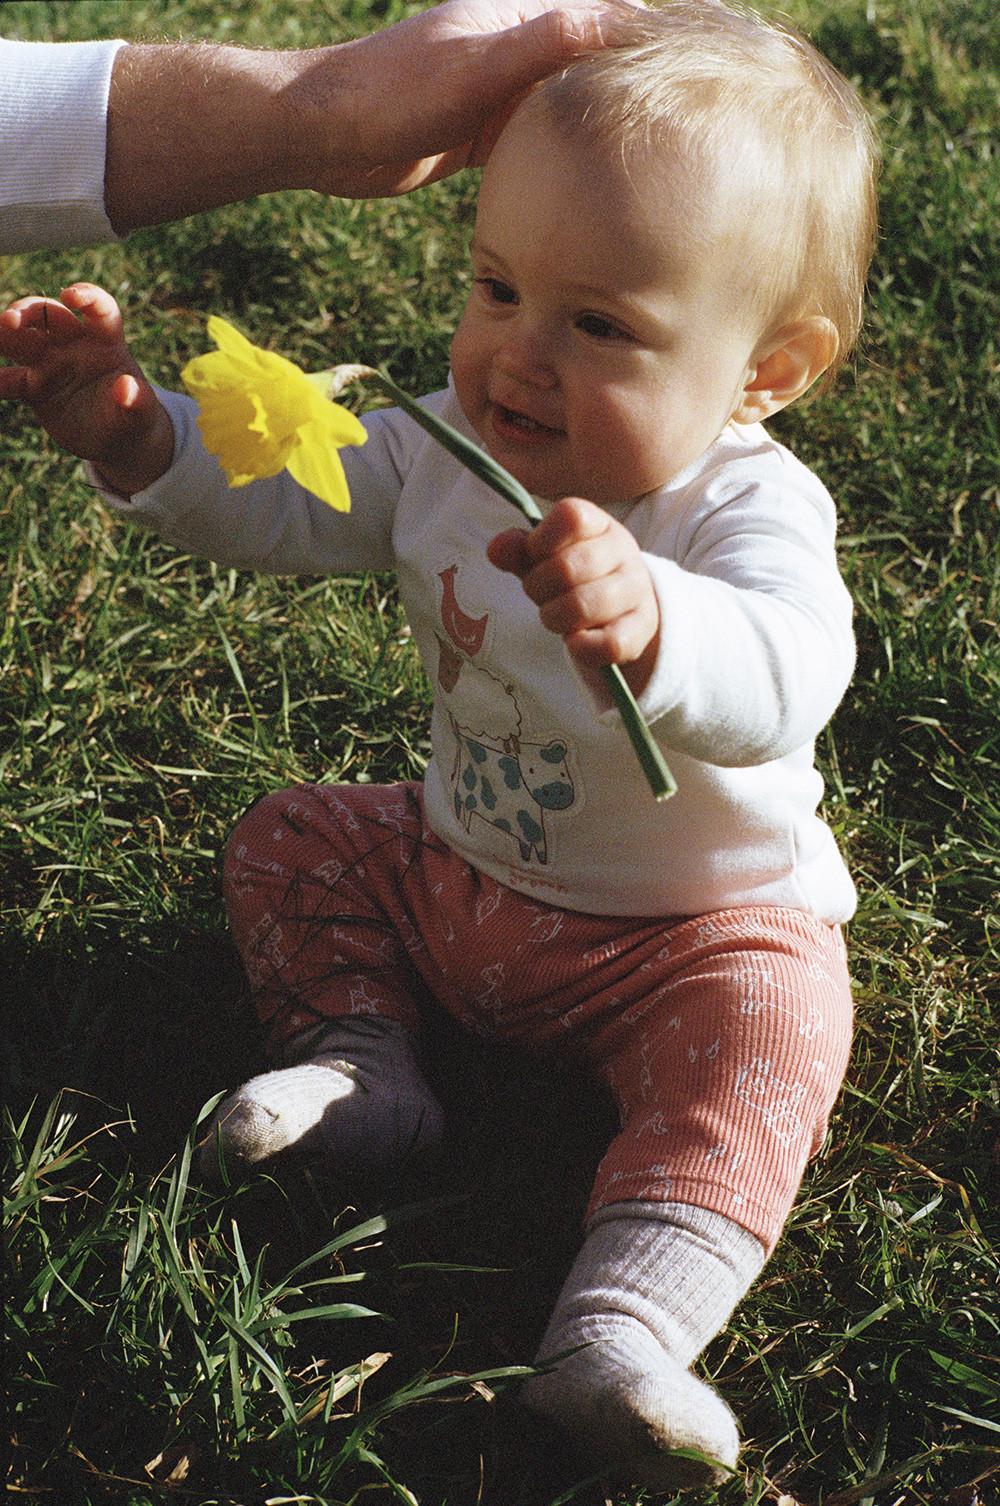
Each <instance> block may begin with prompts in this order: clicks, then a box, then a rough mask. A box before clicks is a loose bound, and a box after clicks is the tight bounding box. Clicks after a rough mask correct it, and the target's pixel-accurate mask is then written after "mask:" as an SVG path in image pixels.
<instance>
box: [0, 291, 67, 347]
mask: <svg viewBox="0 0 1000 1506" xmlns="http://www.w3.org/2000/svg"><path fill="white" fill-rule="evenodd" d="M79 334H80V322H79V320H78V319H76V318H75V317H74V316H73V315H72V314H71V313H70V311H69V309H68V308H65V307H64V306H63V305H62V304H61V303H58V302H57V301H56V300H55V299H54V298H38V297H31V298H19V299H18V300H17V302H16V303H12V304H11V305H10V307H9V308H6V309H4V311H3V313H2V314H0V355H2V356H6V357H7V359H8V360H9V361H33V360H38V358H39V357H40V356H41V355H42V354H43V352H44V351H45V350H46V348H47V347H48V346H49V344H50V342H51V343H52V344H61V343H63V342H64V341H66V340H75V339H77V337H78V336H79Z"/></svg>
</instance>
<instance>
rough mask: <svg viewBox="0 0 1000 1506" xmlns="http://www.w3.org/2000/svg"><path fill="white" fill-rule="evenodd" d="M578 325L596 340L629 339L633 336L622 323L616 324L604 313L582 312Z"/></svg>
mask: <svg viewBox="0 0 1000 1506" xmlns="http://www.w3.org/2000/svg"><path fill="white" fill-rule="evenodd" d="M576 327H577V329H579V330H582V331H583V333H584V334H585V335H590V336H591V338H592V339H594V340H628V339H630V338H631V336H630V335H629V333H628V331H627V330H624V329H622V327H621V325H620V324H615V323H614V322H613V321H612V320H611V319H605V318H604V316H603V315H602V314H581V315H580V317H579V318H578V319H577V321H576Z"/></svg>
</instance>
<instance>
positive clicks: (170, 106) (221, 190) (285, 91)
mask: <svg viewBox="0 0 1000 1506" xmlns="http://www.w3.org/2000/svg"><path fill="white" fill-rule="evenodd" d="M334 50H335V49H332V48H330V49H323V51H324V52H325V53H327V54H331V55H332V53H333V52H334ZM313 57H315V54H313V53H299V52H265V51H251V50H249V49H243V48H239V47H225V46H216V45H214V44H211V43H204V44H195V45H192V44H190V43H186V44H185V43H179V44H176V45H174V44H170V43H166V44H163V45H145V44H137V45H134V46H129V47H124V48H122V50H121V52H120V53H119V54H118V57H117V59H116V60H115V67H114V72H113V74H112V78H111V94H110V99H109V104H108V138H107V164H106V169H105V205H106V209H107V214H108V218H109V219H110V221H111V223H112V225H113V226H114V229H115V231H116V232H117V233H118V234H119V235H124V234H127V233H128V232H129V231H130V230H134V229H136V228H137V227H138V226H141V225H156V224H160V223H162V222H164V221H167V220H174V219H182V218H184V217H185V216H187V215H191V214H197V213H199V212H201V211H203V210H206V209H214V208H217V207H218V206H219V205H222V204H229V203H235V202H237V201H239V200H241V199H244V198H248V197H250V196H252V195H254V194H258V193H267V192H270V191H271V190H273V189H277V188H290V187H305V186H308V171H309V169H308V161H307V157H308V150H307V142H308V140H309V133H310V128H311V121H310V118H309V112H308V111H307V110H304V109H303V108H301V104H302V102H301V99H299V101H298V105H299V108H298V109H297V110H293V109H292V108H291V107H290V106H291V96H292V94H293V92H294V88H293V86H294V84H295V80H296V78H297V77H298V75H299V74H300V73H301V72H303V71H304V70H306V69H307V68H308V66H309V60H310V59H311V58H313ZM328 71H329V73H330V84H331V89H332V88H333V82H334V80H333V75H334V73H335V71H336V70H335V69H333V68H332V67H331V68H330V69H329V70H328Z"/></svg>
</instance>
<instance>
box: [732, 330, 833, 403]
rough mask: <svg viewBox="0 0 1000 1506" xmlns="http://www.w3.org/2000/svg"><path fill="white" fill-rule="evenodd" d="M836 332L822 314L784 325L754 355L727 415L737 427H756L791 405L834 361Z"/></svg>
mask: <svg viewBox="0 0 1000 1506" xmlns="http://www.w3.org/2000/svg"><path fill="white" fill-rule="evenodd" d="M839 343H840V342H839V340H838V338H837V331H836V330H835V329H834V327H833V324H832V322H831V321H830V320H829V319H827V318H826V317H825V316H824V315H822V314H811V315H810V316H809V317H808V318H806V319H797V320H795V322H794V323H793V324H785V325H783V326H782V327H781V329H779V330H776V331H775V332H774V334H772V335H769V336H768V337H767V338H766V339H765V340H764V341H763V342H762V343H761V345H760V347H759V348H758V350H757V351H756V352H755V354H754V359H753V363H752V364H751V365H750V366H749V367H748V368H747V375H746V379H745V381H744V383H743V387H742V389H741V391H740V394H739V397H738V398H737V402H736V407H735V408H734V409H733V412H732V414H731V417H732V419H733V420H734V422H736V423H738V424H758V423H762V422H763V420H764V419H765V418H770V417H771V415H772V413H778V412H780V410H781V409H782V408H787V407H788V405H789V403H794V402H795V400H796V398H799V397H801V396H802V394H803V393H804V392H807V391H808V389H809V388H810V387H811V386H812V384H813V382H815V381H816V379H817V377H820V376H822V374H823V372H824V371H825V370H826V368H827V367H828V366H829V365H830V364H831V363H832V362H833V361H834V360H835V358H836V355H837V347H838V345H839Z"/></svg>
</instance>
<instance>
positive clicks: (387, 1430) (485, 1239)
mask: <svg viewBox="0 0 1000 1506" xmlns="http://www.w3.org/2000/svg"><path fill="white" fill-rule="evenodd" d="M0 967H2V970H3V971H2V975H3V976H4V978H5V981H6V984H7V987H8V988H9V997H10V999H11V1001H12V1004H13V1007H12V1008H11V1009H10V1010H9V1026H8V1030H7V1032H6V1042H5V1050H6V1058H7V1059H6V1063H5V1077H6V1095H5V1096H6V1101H7V1103H8V1105H9V1107H10V1109H11V1112H12V1113H13V1115H14V1117H15V1118H19V1117H20V1116H22V1115H24V1114H25V1113H27V1112H28V1110H29V1109H30V1107H31V1104H32V1103H33V1102H34V1103H35V1104H36V1105H37V1112H38V1114H39V1115H40V1114H41V1112H42V1111H43V1110H44V1108H45V1107H46V1106H47V1104H48V1103H49V1102H50V1101H51V1099H52V1098H53V1097H54V1096H55V1094H56V1093H57V1092H58V1091H59V1090H60V1089H69V1090H72V1092H71V1100H72V1108H73V1110H74V1111H75V1112H76V1113H77V1115H78V1126H77V1128H78V1132H79V1133H80V1134H81V1135H83V1134H95V1140H94V1144H93V1147H92V1155H93V1159H94V1160H95V1161H96V1162H97V1163H98V1164H101V1165H103V1166H105V1167H109V1168H113V1167H115V1166H116V1165H120V1164H121V1163H122V1162H123V1161H124V1160H126V1159H128V1160H129V1161H130V1162H131V1165H132V1167H133V1168H134V1169H135V1171H137V1172H138V1174H139V1176H140V1178H142V1177H153V1176H155V1175H156V1174H158V1173H159V1172H160V1171H161V1170H162V1169H163V1168H164V1166H166V1165H167V1163H168V1162H169V1161H170V1159H171V1157H172V1156H174V1155H175V1154H176V1153H177V1151H178V1150H179V1149H180V1148H181V1146H182V1145H183V1142H184V1138H185V1136H186V1135H187V1133H188V1132H189V1130H190V1128H191V1125H192V1124H193V1122H194V1120H195V1118H196V1116H197V1115H198V1113H199V1111H200V1109H201V1108H202V1106H203V1104H204V1103H205V1102H206V1101H207V1100H208V1099H209V1098H211V1097H212V1096H213V1095H214V1094H215V1093H217V1092H219V1091H220V1090H221V1089H224V1088H228V1087H231V1086H233V1085H235V1084H236V1083H237V1082H239V1081H241V1080H244V1079H245V1078H246V1077H248V1076H251V1075H253V1073H255V1072H257V1071H260V1070H261V1069H262V1067H263V1066H264V1060H263V1054H262V1050H261V1044H260V1039H259V1035H258V1032H257V1030H256V1027H255V1024H254V1022H253V1019H252V1015H251V1010H250V1006H249V1001H248V999H247V996H246V989H245V984H244V981H243V977H242V974H241V969H240V966H239V962H238V959H237V957H236V955H235V952H234V950H233V949H232V947H231V945H230V943H229V941H228V939H227V938H226V937H225V936H224V935H222V934H198V935H190V936H186V937H184V938H183V939H178V937H177V935H176V928H174V929H173V931H171V930H169V929H165V930H164V932H163V933H162V934H159V933H155V932H153V931H148V932H147V934H145V935H144V936H143V937H142V938H141V942H140V941H137V940H130V941H126V940H124V939H123V940H122V941H120V942H116V941H115V940H113V939H110V938H102V939H101V940H100V942H99V943H95V942H94V940H93V938H90V939H89V940H88V941H87V942H86V943H83V942H82V943H81V944H80V945H79V946H78V947H77V948H76V949H73V948H71V947H67V946H65V945H60V946H53V947H49V946H47V945H46V944H45V943H44V942H43V943H40V944H38V945H37V946H29V945H26V944H22V945H20V946H14V945H11V944H10V943H7V944H6V945H4V946H3V947H2V948H0ZM426 1055H427V1070H428V1075H429V1076H430V1078H431V1080H432V1083H433V1086H434V1088H435V1090H436V1091H437V1092H438V1094H439V1096H440V1098H441V1101H442V1103H443V1105H444V1108H445V1112H446V1116H447V1121H448V1137H447V1140H446V1142H445V1146H444V1150H443V1152H442V1154H441V1155H440V1157H439V1158H437V1159H436V1160H435V1161H434V1162H433V1163H431V1164H427V1165H424V1166H422V1167H413V1168H410V1169H408V1170H406V1171H404V1172H401V1173H400V1174H398V1175H397V1176H395V1177H393V1178H392V1179H391V1181H390V1180H387V1181H386V1182H385V1183H384V1184H383V1185H381V1186H378V1187H374V1186H371V1187H368V1188H366V1189H363V1190H362V1189H357V1188H351V1187H348V1186H342V1187H341V1186H336V1185H334V1184H332V1183H322V1182H321V1181H319V1180H318V1179H317V1178H315V1177H310V1176H308V1175H306V1174H302V1173H299V1174H297V1175H295V1176H292V1177H290V1178H289V1179H288V1181H287V1182H286V1183H285V1185H284V1186H283V1187H281V1188H279V1187H277V1186H276V1185H275V1184H273V1183H268V1182H267V1181H263V1182H261V1183H260V1184H259V1185H257V1186H255V1188H254V1189H253V1190H251V1191H249V1195H247V1194H241V1196H240V1199H239V1224H240V1230H241V1234H242V1237H243V1239H244V1242H245V1245H246V1248H247V1250H248V1253H250V1256H251V1259H252V1258H253V1254H254V1251H255V1250H259V1249H263V1248H265V1247H266V1250H267V1253H266V1264H267V1267H268V1268H272V1269H273V1270H274V1271H276V1272H280V1271H283V1270H287V1269H290V1268H291V1267H292V1266H293V1265H294V1264H295V1263H296V1262H297V1261H299V1260H301V1259H303V1258H304V1257H306V1256H308V1255H309V1254H310V1253H311V1252H312V1251H314V1250H315V1249H318V1248H319V1247H320V1246H321V1245H322V1244H323V1243H324V1242H325V1241H326V1240H327V1239H328V1238H329V1234H330V1226H331V1221H339V1220H341V1219H342V1217H343V1216H344V1211H345V1209H349V1208H353V1209H355V1210H357V1219H356V1218H355V1214H354V1213H348V1214H347V1215H346V1217H347V1218H349V1219H350V1220H351V1222H352V1223H353V1222H356V1221H357V1220H359V1219H365V1218H368V1217H370V1216H371V1215H373V1214H375V1213H379V1212H382V1211H384V1210H386V1209H391V1208H393V1207H399V1206H401V1205H405V1204H408V1203H423V1202H428V1203H429V1204H430V1205H431V1206H430V1207H429V1209H428V1211H427V1212H426V1213H422V1214H421V1215H420V1216H418V1217H417V1218H415V1219H414V1220H412V1221H410V1222H407V1223H405V1224H404V1225H403V1226H402V1227H401V1228H399V1229H394V1230H393V1231H392V1232H391V1233H390V1234H389V1235H387V1236H386V1237H385V1239H384V1240H382V1241H376V1242H375V1244H374V1245H373V1247H372V1248H366V1249H365V1250H364V1252H363V1266H364V1269H365V1271H366V1273H367V1276H366V1282H365V1293H364V1297H363V1300H364V1301H365V1302H368V1303H370V1304H371V1305H372V1306H373V1307H375V1308H376V1309H377V1310H378V1311H381V1312H384V1313H386V1314H388V1315H389V1317H390V1320H391V1321H390V1322H388V1323H386V1324H385V1325H382V1324H380V1323H378V1322H377V1321H375V1322H373V1323H372V1324H371V1330H370V1339H371V1347H372V1348H373V1349H376V1348H379V1347H380V1346H382V1347H384V1348H386V1349H388V1350H391V1351H392V1352H393V1354H394V1356H395V1357H396V1363H394V1364H393V1365H392V1366H390V1367H388V1370H389V1371H391V1372H394V1376H393V1377H392V1378H390V1376H389V1375H388V1374H387V1376H386V1389H387V1391H391V1390H392V1387H393V1385H395V1384H398V1376H399V1375H400V1374H402V1373H405V1374H413V1373H414V1372H416V1371H422V1370H426V1371H428V1372H431V1373H432V1374H435V1375H444V1374H451V1373H454V1374H476V1373H477V1372H480V1371H487V1370H492V1369H496V1368H500V1367H505V1366H508V1365H521V1364H525V1363H530V1361H531V1358H532V1356H533V1355H534V1353H535V1352H536V1349H537V1346H538V1342H539V1340H540V1338H541V1334H542V1331H543V1329H544V1326H545V1323H546V1320H547V1317H548V1314H549V1312H550V1310H551V1307H552V1304H553V1302H554V1300H555V1297H556V1295H557V1293H558V1290H559V1288H560V1286H561V1284H562V1281H563V1279H564V1278H565V1275H566V1272H567V1270H568V1268H569V1266H570V1264H571V1262H572V1260H573V1257H574V1255H575V1253H576V1250H577V1248H578V1245H579V1240H580V1227H581V1218H582V1214H583V1211H584V1208H585V1205H586V1201H587V1196H588V1194H589V1190H590V1186H591V1183H592V1180H593V1176H594V1173H595V1170H596V1167H597V1163H598V1161H599V1159H600V1157H601V1155H602V1154H603V1152H604V1149H605V1148H606V1145H607V1143H608V1141H609V1139H610V1138H611V1136H612V1134H613V1133H614V1128H615V1117H614V1111H613V1107H612V1105H611V1103H610V1100H609V1099H607V1098H606V1097H605V1096H604V1093H603V1091H602V1090H601V1089H600V1088H599V1087H597V1086H595V1085H594V1084H593V1083H591V1082H590V1080H589V1079H587V1078H585V1077H584V1076H582V1075H581V1074H580V1073H578V1072H577V1071H575V1070H573V1069H570V1068H568V1067H565V1066H562V1065H553V1064H551V1063H547V1062H545V1061H542V1060H540V1059H538V1058H536V1057H531V1056H528V1055H526V1054H524V1053H522V1052H519V1051H515V1050H511V1049H509V1048H502V1047H500V1048H498V1047H493V1046H488V1045H485V1044H483V1043H481V1042H478V1041H476V1040H474V1039H471V1038H469V1037H467V1036H465V1035H464V1034H463V1033H460V1032H459V1031H458V1030H457V1029H456V1027H455V1026H454V1025H453V1024H452V1022H451V1021H450V1020H448V1019H446V1018H444V1017H443V1016H439V1015H432V1016H431V1018H430V1019H429V1021H428V1027H427V1038H426ZM129 1117H130V1118H131V1121H132V1128H131V1129H123V1130H119V1131H118V1132H116V1133H108V1134H100V1133H99V1132H100V1131H101V1129H102V1127H104V1126H108V1125H112V1124H114V1123H115V1122H116V1121H119V1122H120V1121H121V1120H123V1119H127V1118H129ZM74 1133H76V1131H75V1132H74ZM342 1226H344V1225H342ZM350 1226H351V1225H350V1224H347V1225H346V1227H350ZM368 1333H369V1329H368V1328H367V1327H366V1335H368ZM296 1338H297V1349H298V1351H299V1353H300V1354H301V1356H302V1361H303V1363H308V1362H309V1360H310V1359H311V1358H312V1357H313V1356H321V1355H322V1354H323V1349H324V1343H327V1342H330V1341H336V1339H337V1334H336V1333H334V1332H333V1331H331V1334H330V1335H329V1336H327V1335H326V1334H325V1332H324V1328H323V1325H321V1324H316V1325H313V1324H307V1325H302V1331H301V1332H300V1333H298V1334H297V1335H296ZM380 1381H381V1377H379V1378H376V1380H374V1381H372V1382H370V1383H369V1387H368V1388H366V1393H365V1394H366V1400H368V1399H369V1397H370V1398H371V1399H373V1400H375V1399H377V1398H378V1395H379V1392H380ZM84 1421H85V1418H84V1415H83V1413H82V1412H81V1413H80V1414H79V1415H78V1418H77V1422H78V1426H81V1427H82V1426H83V1424H84ZM106 1425H107V1419H106V1417H104V1416H103V1415H102V1416H100V1417H99V1418H97V1420H96V1421H95V1427H96V1428H97V1431H98V1432H101V1430H102V1429H103V1428H105V1427H106ZM78 1436H79V1435H78ZM380 1447H381V1450H382V1452H383V1456H384V1457H387V1460H389V1461H391V1465H392V1468H393V1471H394V1473H395V1474H396V1477H397V1478H398V1479H400V1480H405V1481H406V1483H407V1484H408V1486H409V1487H410V1488H411V1489H413V1490H414V1491H415V1492H416V1494H417V1496H418V1498H419V1499H420V1500H421V1501H428V1502H431V1501H433V1502H441V1503H444V1502H448V1501H458V1500H459V1498H460V1497H459V1495H456V1494H455V1491H456V1489H458V1490H459V1491H460V1495H461V1500H462V1501H463V1502H466V1501H469V1502H471V1501H473V1500H474V1501H476V1502H478V1503H481V1506H512V1503H515V1502H516V1503H517V1506H549V1503H550V1502H553V1501H555V1500H557V1499H561V1498H563V1497H564V1496H565V1499H566V1500H567V1501H569V1500H573V1501H577V1502H579V1503H581V1506H591V1503H595V1506H596V1503H598V1502H603V1501H604V1500H605V1494H604V1492H603V1491H602V1490H597V1489H596V1487H595V1488H592V1489H584V1490H583V1491H582V1492H574V1491H573V1487H574V1485H575V1484H576V1483H577V1482H579V1481H580V1480H581V1479H582V1477H583V1475H584V1470H583V1468H582V1467H581V1466H578V1465H577V1464H576V1463H575V1461H574V1460H573V1459H572V1457H571V1456H569V1455H565V1454H563V1452H562V1451H561V1449H560V1448H559V1445H558V1443H557V1441H556V1440H554V1439H553V1438H552V1437H551V1435H550V1434H548V1433H547V1432H546V1430H544V1429H543V1428H542V1427H541V1426H540V1425H538V1424H537V1423H536V1422H534V1420H533V1419H532V1418H530V1417H529V1416H528V1415H527V1414H525V1413H523V1412H522V1411H521V1410H520V1408H519V1407H518V1406H517V1402H516V1388H512V1389H510V1390H509V1391H507V1392H506V1393H504V1392H503V1391H501V1392H500V1394H499V1395H498V1396H497V1397H496V1399H495V1400H494V1399H491V1398H490V1396H489V1394H488V1392H483V1393H478V1392H476V1391H472V1392H470V1390H469V1388H468V1387H464V1386H463V1387H460V1388H459V1389H458V1391H457V1392H456V1399H455V1400H453V1401H447V1400H443V1401H440V1402H438V1403H435V1404H434V1405H431V1406H426V1405H424V1406H419V1407H413V1408H409V1409H404V1410H403V1411H401V1412H399V1413H398V1414H397V1415H395V1416H394V1417H392V1418H391V1419H390V1420H388V1421H387V1422H386V1424H385V1426H384V1430H383V1434H382V1437H381V1443H380ZM202 1470H203V1471H205V1475H204V1477H203V1479H202V1480H201V1481H199V1483H200V1484H204V1485H209V1484H210V1483H212V1482H211V1480H210V1478H209V1477H210V1475H211V1472H212V1465H211V1464H210V1462H209V1461H208V1460H205V1459H203V1461H202ZM566 1492H571V1493H570V1494H568V1495H567V1494H566Z"/></svg>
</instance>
